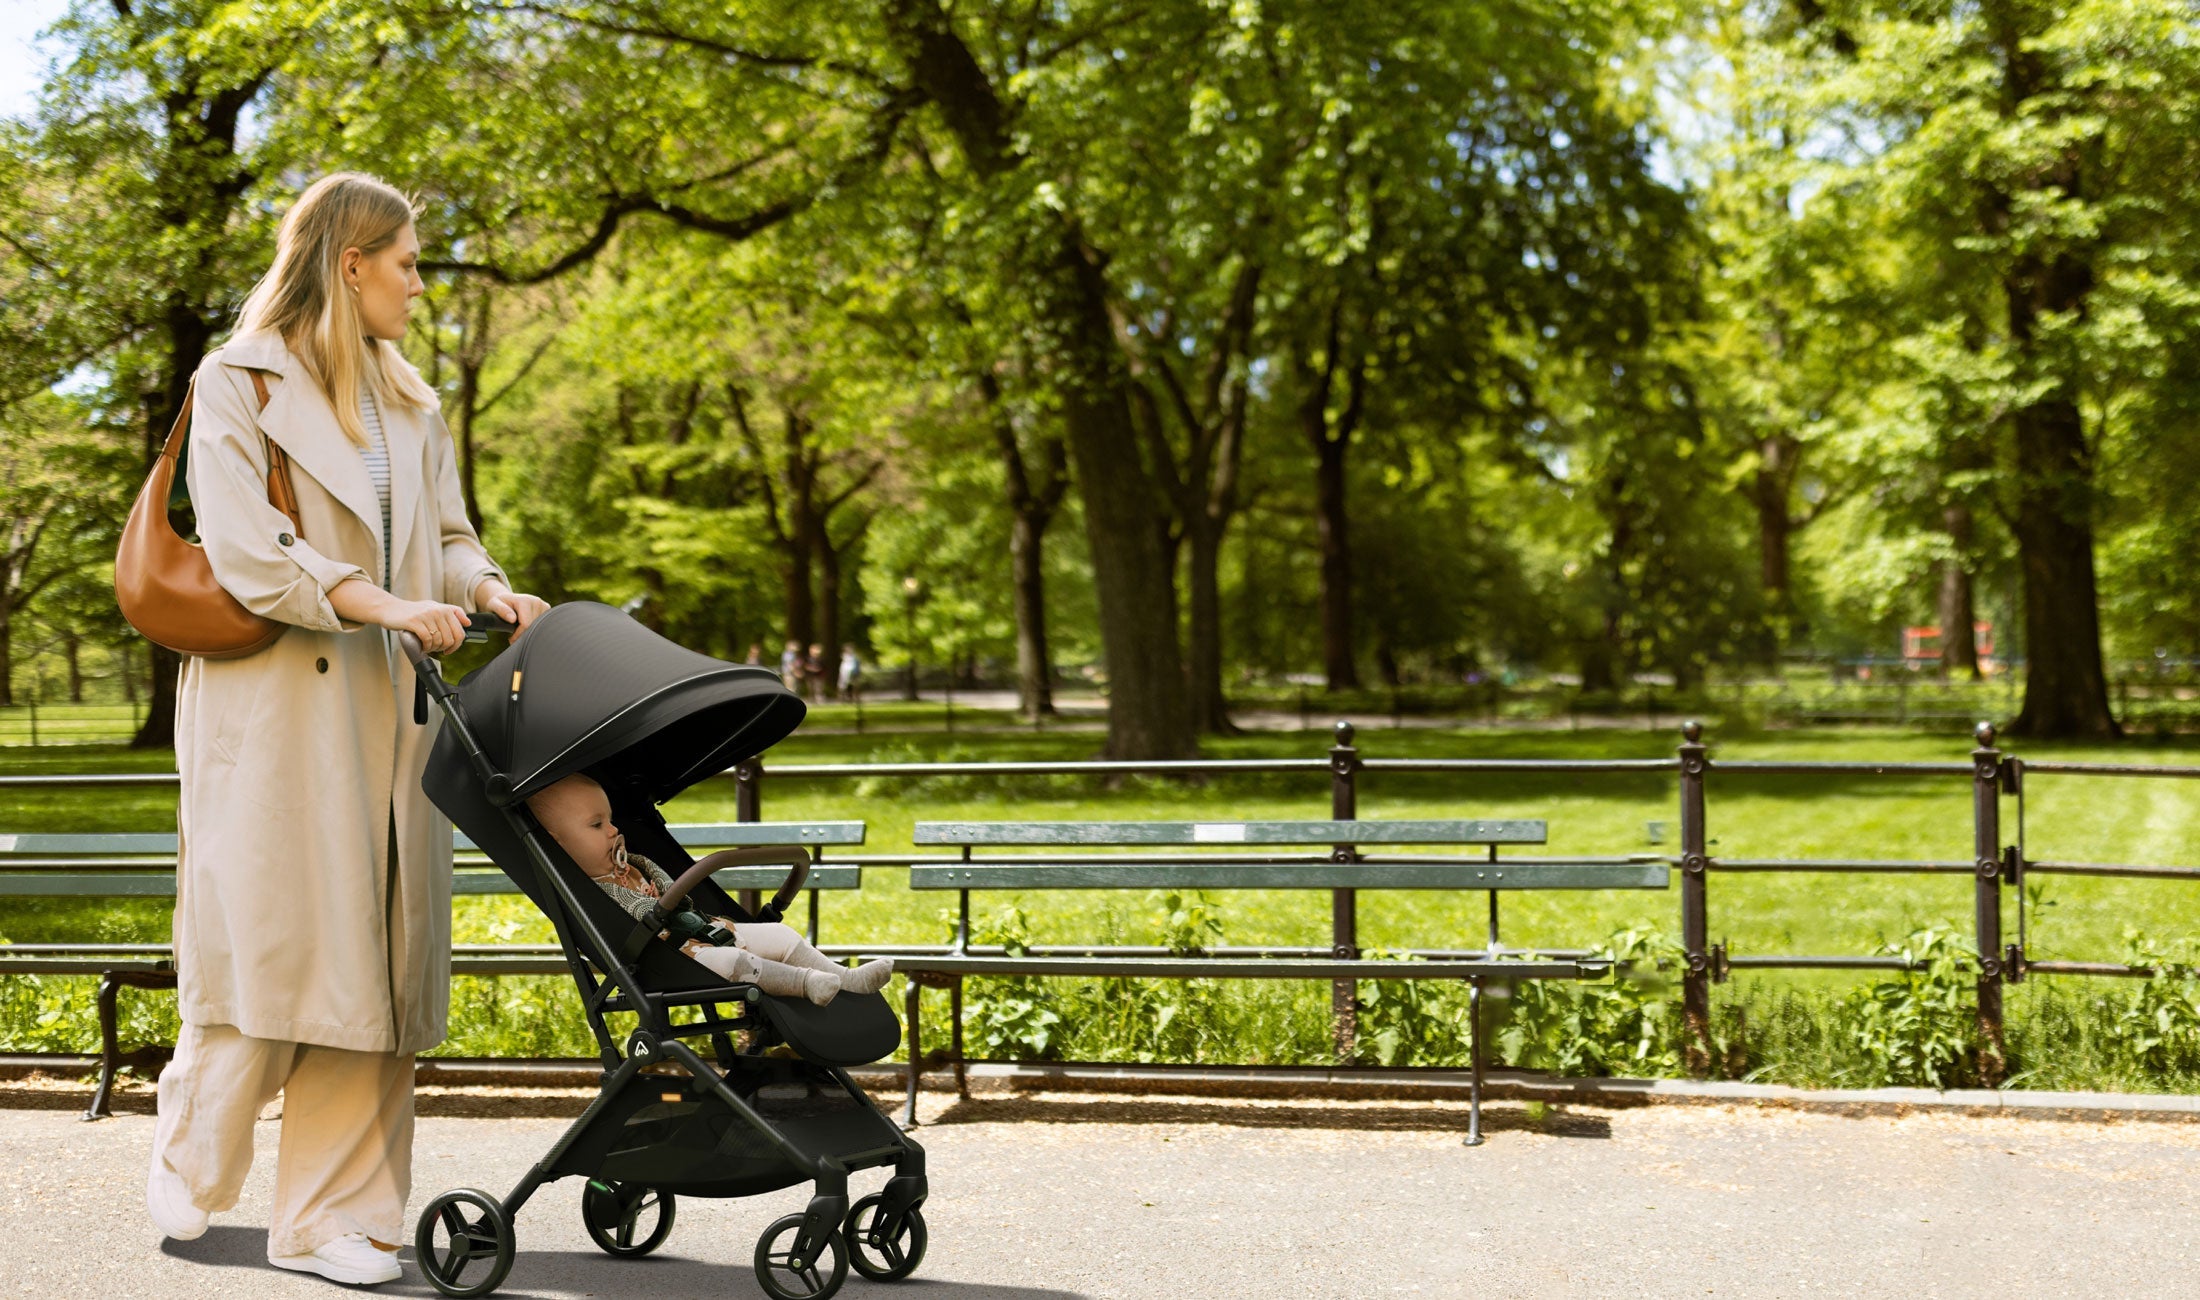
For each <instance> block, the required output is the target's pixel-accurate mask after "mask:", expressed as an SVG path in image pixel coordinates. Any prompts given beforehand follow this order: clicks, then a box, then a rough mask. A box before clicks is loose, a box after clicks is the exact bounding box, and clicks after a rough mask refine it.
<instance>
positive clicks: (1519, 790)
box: [0, 715, 2200, 1015]
mask: <svg viewBox="0 0 2200 1300" xmlns="http://www.w3.org/2000/svg"><path fill="white" fill-rule="evenodd" d="M828 716H830V715H828ZM821 721H823V719H821ZM879 721H880V723H881V725H882V726H890V725H891V723H890V722H889V721H888V720H886V719H880V720H879ZM1677 739H1678V737H1677V736H1673V735H1654V734H1649V733H1647V732H1642V731H1619V730H1600V731H1581V732H1570V731H1549V732H1522V731H1498V732H1493V731H1487V730H1471V731H1470V730H1460V731H1447V730H1440V729H1432V728H1424V727H1414V728H1406V729H1402V730H1389V729H1372V730H1363V731H1362V733H1361V735H1360V740H1361V752H1362V754H1363V756H1365V757H1370V758H1375V757H1386V758H1387V757H1467V756H1472V757H1501V758H1579V757H1593V758H1637V757H1658V756H1665V755H1669V754H1670V753H1671V752H1672V746H1673V745H1674V744H1675V743H1676V742H1677ZM1710 739H1711V740H1712V741H1713V743H1714V751H1713V753H1714V758H1715V759H1716V758H1728V759H1742V758H1775V757H1777V758H1786V759H1811V760H1866V759H1870V760H1892V761H1960V760H1962V759H1963V758H1964V757H1965V756H1966V755H1967V754H1968V750H1969V744H1968V742H1967V740H1966V739H1964V738H1961V737H1954V736H1946V735H1919V734H1914V733H1909V732H1903V731H1897V730H1892V729H1886V730H1873V731H1859V730H1854V729H1849V730H1800V731H1781V732H1761V731H1758V732H1738V733H1735V734H1731V735H1724V736H1722V735H1719V734H1713V735H1712V736H1711V737H1710ZM1097 743H1098V742H1097V737H1096V736H1095V735H1093V734H1091V733H1085V732H1068V733H1064V732H1050V733H1045V734H1033V733H1031V732H1029V731H1009V730H1005V729H1004V730H999V731H990V732H988V733H985V734H982V735H967V734H966V735H957V736H953V737H949V736H946V735H944V734H941V733H940V732H939V731H937V730H921V731H918V730H890V729H889V730H882V729H881V728H880V726H873V727H869V728H867V730H866V732H865V734H862V735H856V734H853V733H851V732H847V731H841V730H828V729H826V728H824V727H819V728H816V729H813V730H811V731H809V732H806V733H804V734H802V735H798V736H796V737H794V738H792V739H790V740H789V741H787V742H786V743H784V744H782V745H780V746H779V747H778V748H776V749H775V750H773V751H772V753H771V755H770V756H769V757H770V760H771V762H773V763H779V764H787V763H801V762H856V761H864V760H875V761H893V760H904V761H906V760H913V759H963V760H985V759H997V760H998V759H1018V758H1030V759H1037V758H1047V759H1063V758H1083V757H1090V756H1092V754H1093V752H1094V750H1095V749H1096V748H1097ZM1327 743H1328V737H1327V735H1326V733H1324V732H1319V731H1315V732H1304V733H1297V734H1275V733H1264V734H1255V735H1247V736H1241V737H1233V738H1229V739H1221V740H1215V741H1211V742H1210V743H1209V744H1208V745H1207V752H1208V753H1209V754H1210V755H1211V756H1213V757H1218V758H1249V757H1272V756H1319V755H1321V754H1322V753H1323V752H1325V749H1326V746H1327ZM2018 752H2021V753H2022V754H2024V755H2025V756H2027V757H2030V758H2034V759H2044V758H2048V757H2055V758H2063V759H2102V760H2112V761H2118V762H2139V763H2161V764H2176V763H2194V762H2200V744H2194V743H2191V742H2186V743H2183V744H2177V743H2160V742H2143V743H2131V744H2127V745H2125V746H2121V747H2078V746H2051V747H2032V746H2027V747H2024V748H2023V749H2021V750H2020V751H2018ZM169 765H170V758H169V756H168V755H166V754H164V753H160V754H137V753H131V752H130V751H127V750H122V749H118V748H111V747H71V748H43V749H38V750H31V749H27V748H5V749H0V770H7V771H17V772H46V773H60V772H106V771H124V770H162V769H165V768H167V767H168V766H169ZM767 771H769V765H767ZM1676 785H1677V782H1676V779H1675V778H1674V777H1672V776H1669V775H1666V774H1619V775H1570V774H1554V775H1551V776H1530V775H1503V776H1469V777H1455V776H1430V775H1407V774H1369V775H1366V776H1364V777H1363V780H1362V785H1361V794H1360V813H1361V815H1362V816H1364V817H1467V816H1475V817H1537V818H1543V819H1546V820H1547V821H1548V822H1549V824H1550V843H1549V846H1548V848H1547V850H1543V851H1547V852H1550V853H1557V854H1564V853H1585V854H1617V853H1633V852H1648V851H1659V849H1660V848H1662V849H1663V850H1665V851H1670V850H1672V849H1673V847H1674V836H1675V832H1676V830H1677V820H1678V817H1677V811H1676ZM2027 798H2028V807H2027V809H2026V822H2027V847H2028V849H2029V851H2030V853H2031V855H2032V856H2033V857H2035V858H2067V859H2079V860H2086V861H2098V862H2118V861H2121V862H2150V863H2171V864H2192V863H2200V815H2196V814H2200V782H2196V781H2181V780H2170V779H2144V780H2141V779H2105V778H2075V777H2052V776H2035V777H2033V778H2032V779H2031V781H2030V788H2029V790H2028V795H2027ZM1328 807H1329V786H1328V779H1327V776H1326V774H1325V773H1318V772H1317V773H1307V774H1305V775H1285V776H1257V777H1227V778H1217V779H1212V780H1204V781H1179V780H1162V779H1132V780H1127V781H1121V782H1117V783H1113V784H1111V783H1108V782H1104V781H1100V780H1095V779H1092V778H1083V777H1043V778H1031V777H1009V778H930V779H918V780H911V779H892V778H877V777H872V778H863V779H860V780H795V779H791V778H785V777H779V778H773V777H770V776H767V779H766V783H765V788H764V815H765V817H767V818H768V819H772V820H785V819H827V818H830V819H846V818H862V819H865V820H866V821H867V822H868V823H869V825H870V843H869V845H868V846H867V848H868V849H869V850H870V851H893V850H898V849H900V848H903V847H906V846H907V845H908V843H909V834H910V827H911V823H912V822H913V821H914V820H916V819H918V818H920V817H921V818H924V819H928V820H929V819H947V818H968V819H1001V818H1018V819H1065V820H1074V819H1092V820H1130V819H1140V818H1177V819H1192V818H1209V819H1214V818H1224V817H1228V818H1253V817H1277V818H1286V817H1298V818H1308V817H1323V816H1326V815H1327V813H1328ZM2015 812H2016V808H2015V802H2014V801H2013V800H2008V801H2005V803H2004V822H2005V830H2006V833H2007V835H2008V836H2010V837H2013V836H2014V834H2015ZM667 816H668V819H669V820H674V821H711V820H731V819H732V818H733V816H734V795H733V785H732V783H731V782H730V781H712V782H708V783H705V784H704V785H703V786H701V787H698V788H697V789H696V790H694V791H691V792H689V793H688V794H685V795H683V796H681V797H680V798H679V799H678V800H676V801H675V802H674V803H672V804H671V805H669V806H668V808H667ZM173 818H174V802H173V794H172V792H170V791H167V790H162V789H157V788H156V789H131V790H83V789H79V790H50V791H49V790H40V791H34V792H26V791H20V790H11V791H7V792H6V796H5V804H4V811H0V832H8V831H32V830H89V829H109V830H165V829H169V828H171V827H172V826H173V824H174V822H173ZM1651 822H1662V823H1664V824H1665V825H1664V832H1665V835H1664V840H1665V842H1664V844H1663V845H1662V846H1653V845H1652V844H1651V842H1650V836H1649V832H1648V824H1649V823H1651ZM1709 828H1710V835H1711V838H1712V840H1713V842H1714V847H1713V852H1714V853H1715V854H1721V855H1726V856H1735V857H1744V856H1746V857H1883V858H1940V859H1956V860H1965V859H1968V858H1969V856H1970V854H1971V847H1970V846H1971V820H1970V785H1969V782H1968V780H1967V779H1966V778H1962V777H1935V778H1915V777H1903V778H1873V777H1865V776H1827V777H1816V776H1813V777H1754V776H1748V775H1745V774H1740V773H1736V774H1730V775H1723V774H1721V773H1719V772H1718V771H1716V770H1714V771H1713V773H1712V774H1711V777H1710V783H1709ZM905 880H906V873H905V872H903V871H901V870H899V869H893V868H874V869H870V870H868V871H867V872H866V873H865V885H864V888H863V890H862V891H861V893H860V894H855V895H849V894H838V895H827V896H826V899H825V909H826V910H825V915H824V917H823V922H824V924H823V933H824V937H825V939H826V940H827V941H828V942H841V943H852V942H926V941H937V940H940V939H942V938H944V937H946V934H947V932H948V928H949V926H948V921H947V920H946V916H945V914H946V913H947V912H948V911H949V910H950V909H951V906H952V902H953V900H952V897H951V896H949V895H944V894H926V895H918V894H915V893H912V892H911V891H910V890H908V888H907V887H906V884H905ZM2040 894H2041V897H2040V899H2039V902H2038V905H2037V906H2035V907H2034V908H2033V910H2032V913H2031V916H2030V918H2029V925H2030V933H2031V952H2032V955H2033V957H2034V958H2035V959H2044V958H2050V957H2058V958H2073V959H2087V960H2108V961H2113V960H2117V959H2119V958H2120V957H2122V956H2123V955H2124V952H2125V950H2126V947H2127V940H2126V936H2127V933H2130V932H2138V933H2141V934H2144V935H2146V936H2148V937H2150V938H2152V939H2154V940H2157V941H2165V942H2178V941H2189V940H2191V939H2192V938H2193V937H2194V936H2195V934H2196V932H2200V924H2196V921H2195V918H2196V917H2200V908H2196V906H2195V903H2196V902H2200V899H2195V898H2194V897H2193V894H2192V890H2191V887H2190V886H2187V885H2184V884H2181V883H2176V882H2149V881H2105V880H2093V879H2074V878H2058V879H2054V880H2053V881H2052V882H2051V883H2048V884H2046V885H2045V887H2044V889H2041V890H2040ZM1971 897H1972V896H1971V883H1970V881H1969V880H1968V879H1967V878H1961V877H1886V876H1873V877H1859V876H1818V875H1783V876H1771V875H1750V876H1727V877H1721V878H1715V879H1714V880H1713V881H1712V885H1711V893H1710V919H1711V934H1712V937H1713V938H1714V939H1724V940H1726V941H1727V942H1728V944H1729V947H1730V950H1731V951H1733V952H1735V953H1783V952H1784V953H1810V954H1833V953H1866V952H1870V951H1872V950H1874V949H1875V948H1876V947H1877V946H1878V945H1879V944H1880V943H1882V942H1884V941H1887V940H1893V939H1899V938H1900V937H1901V936H1903V935H1904V934H1906V933H1908V932H1909V931H1911V930H1913V929H1915V928H1917V927H1919V926H1923V925H1928V924H1933V923H1944V924H1946V925H1948V926H1950V927H1951V928H1953V929H1955V930H1957V931H1959V932H1961V933H1964V934H1968V933H1969V932H1970V929H1971V922H1970V917H1971V907H1972V901H1971ZM1213 902H1214V904H1215V907H1216V910H1217V912H1218V913H1219V916H1220V918H1221V920H1222V924H1223V927H1224V928H1223V941H1224V942H1229V943H1252V944H1258V943H1306V944H1318V943H1325V942H1327V938H1328V933H1329V931H1328V926H1329V921H1328V901H1327V899H1326V897H1322V896H1318V895H1311V894H1290V893H1261V892H1246V893H1231V894H1218V895H1216V896H1214V898H1213ZM1678 902H1679V892H1678V889H1677V888H1675V889H1673V890H1670V891H1667V892H1664V893H1648V892H1645V893H1598V894H1574V893H1542V894H1536V893H1528V894H1516V895H1508V896H1507V897H1506V898H1505V900H1504V917H1505V935H1506V938H1507V941H1508V942H1509V943H1514V944H1521V945H1533V944H1543V945H1549V946H1554V947H1576V946H1586V945H1589V944H1593V943H1597V942H1600V941H1602V940H1603V939H1604V938H1605V937H1606V936H1608V935H1610V934H1611V933H1613V932H1614V931H1616V930H1619V929H1621V928H1624V927H1630V926H1639V927H1649V928H1653V929H1658V930H1662V931H1664V932H1666V933H1668V934H1673V933H1677V931H1678V925H1679V918H1678ZM2006 903H2007V915H2006V917H2005V920H2004V925H2005V927H2006V928H2007V930H2008V932H2009V934H2010V936H2011V937H2012V938H2013V937H2014V934H2015V925H2016V912H2015V899H2014V898H2013V897H2011V898H2007V899H2006ZM1011 904H1013V905H1015V906H1017V907H1019V908H1021V909H1022V910H1023V912H1024V913H1025V914H1026V915H1028V916H1029V918H1030V920H1031V936H1032V939H1033V941H1035V942H1094V941H1098V940H1100V939H1102V938H1104V937H1106V936H1108V935H1111V934H1113V935H1120V936H1122V937H1124V938H1126V939H1128V940H1130V941H1142V940H1143V941H1152V940H1153V939H1155V938H1157V937H1158V936H1159V935H1160V933H1161V924H1162V920H1163V918H1162V915H1161V910H1160V907H1159V904H1158V903H1157V902H1156V901H1155V900H1153V899H1150V898H1149V897H1147V896H1146V895H1144V894H1133V893H1124V894H1089V893H1088V894H1063V895H1045V894H1024V895H1013V894H1004V895H989V896H981V897H980V898H979V900H978V901H977V904H976V906H977V910H978V912H979V914H980V916H981V917H984V916H987V915H989V914H994V913H997V912H998V911H999V910H1000V909H1001V908H1003V907H1005V906H1007V905H1011ZM1360 914H1361V942H1362V943H1363V945H1366V946H1369V947H1387V946H1409V945H1413V946H1464V945H1471V944H1474V943H1477V942H1478V938H1479V935H1480V933H1481V929H1482V926H1483V924H1484V914H1485V901H1484V898H1483V896H1481V895H1445V894H1430V893H1407V892H1398V893H1376V894H1367V895H1363V897H1362V901H1361V909H1360ZM790 919H795V920H798V921H799V917H797V918H790ZM455 928H456V936H457V938H458V940H459V941H461V942H469V941H473V942H481V941H492V940H510V939H530V940H545V941H546V940H548V939H549V938H550V937H551V936H550V933H549V928H548V925H547V924H546V923H545V922H543V921H542V920H541V918H540V917H539V916H538V915H536V914H535V913H534V912H533V911H532V909H531V908H529V907H528V906H527V905H526V904H525V903H523V902H522V901H520V900H518V899H513V898H505V899H498V898H486V899H484V898H466V899H461V900H460V901H459V904H458V915H457V918H456V926H455ZM166 930H167V924H166V908H165V905H163V904H159V903H149V902H133V903H124V904H111V903H99V902H92V901H74V900H0V934H4V935H6V936H7V937H8V938H10V939H13V940H15V941H19V942H26V941H68V940H89V939H95V938H96V939H107V940H160V939H165V938H166ZM1855 982H1856V981H1855V978H1854V977H1850V976H1840V975H1815V974H1785V975H1758V976H1751V977H1738V978H1737V980H1736V981H1735V983H1734V985H1732V986H1730V987H1729V990H1727V991H1726V993H1725V994H1724V995H1725V996H1729V997H1740V998H1745V999H1746V998H1753V997H1760V996H1765V995H1769V994H1773V993H1777V992H1779V991H1781V990H1798V991H1809V990H1817V991H1831V990H1835V989H1839V988H1845V987H1849V986H1851V985H1853V984H1854V983H1855ZM2097 984H2098V982H2096V981H2082V982H2078V983H2077V984H2071V983H2067V982H2066V983H2065V984H2064V985H2063V987H2064V988H2065V989H2071V990H2073V991H2074V990H2076V989H2080V988H2085V987H2092V986H2096V985H2097ZM2031 987H2032V986H2027V987H2026V989H2023V990H2015V991H2013V993H2015V994H2017V995H2018V996H2016V997H2015V999H2014V1001H2013V1008H2012V1009H2013V1014H2016V1015H2021V1014H2022V1007H2023V1003H2024V997H2025V996H2026V995H2027V994H2028V992H2029V989H2030V988H2031Z"/></svg>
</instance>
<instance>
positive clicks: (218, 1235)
mask: <svg viewBox="0 0 2200 1300" xmlns="http://www.w3.org/2000/svg"><path fill="white" fill-rule="evenodd" d="M160 1249H161V1253H162V1254H164V1255H167V1256H169V1257H170V1258H171V1259H177V1260H182V1261H184V1262H186V1263H191V1264H199V1265H203V1266H206V1267H210V1268H253V1269H264V1270H266V1271H267V1272H268V1273H269V1274H270V1275H272V1274H275V1273H276V1272H278V1270H277V1269H276V1268H275V1266H274V1265H273V1264H270V1263H268V1262H267V1231H266V1229H264V1228H248V1227H238V1226H227V1225H217V1226H215V1227H212V1228H208V1229H207V1230H206V1235H205V1236H203V1237H200V1238H199V1239H198V1240H197V1241H163V1242H162V1243H161V1247H160ZM398 1259H399V1261H400V1262H401V1263H403V1264H404V1266H405V1276H404V1277H403V1278H401V1279H399V1280H398V1281H396V1282H392V1283H390V1284H389V1285H387V1286H380V1287H375V1288H373V1289H372V1290H371V1291H361V1292H359V1293H358V1294H362V1295H400V1296H432V1295H435V1294H436V1291H435V1289H434V1288H433V1287H431V1286H429V1285H428V1282H427V1279H426V1278H424V1277H422V1276H421V1275H420V1268H419V1266H418V1265H417V1264H415V1263H414V1262H413V1252H412V1248H411V1247H410V1246H407V1247H405V1248H404V1249H403V1250H401V1251H399V1252H398ZM299 1276H301V1277H305V1278H309V1279H311V1275H310V1274H300V1275H299ZM549 1279H555V1282H553V1283H550V1284H549V1285H548V1286H547V1287H545V1283H546V1281H548V1280H549ZM311 1280H318V1279H311ZM536 1288H542V1289H536ZM754 1290H755V1282H754V1276H753V1274H752V1273H751V1271H750V1269H749V1266H748V1265H747V1264H746V1263H733V1262H730V1261H720V1262H712V1261H709V1260H700V1259H682V1258H681V1257H679V1256H678V1255H651V1256H648V1257H646V1258H643V1259H612V1258H610V1257H609V1256H606V1255H601V1254H597V1253H595V1252H593V1251H577V1250H572V1251H557V1250H544V1251H535V1252H533V1253H529V1252H528V1251H527V1250H525V1249H522V1250H521V1251H520V1253H519V1255H518V1257H517V1258H516V1259H514V1260H513V1261H512V1273H511V1276H510V1277H507V1278H506V1279H505V1281H504V1285H503V1286H501V1287H498V1288H497V1290H496V1294H497V1295H498V1296H500V1297H503V1300H562V1298H563V1297H568V1296H628V1295H631V1296H640V1295H718V1294H727V1295H747V1294H750V1293H751V1292H753V1291H754ZM866 1291H875V1292H876V1293H877V1294H879V1295H881V1296H884V1295H887V1294H892V1295H903V1296H924V1297H927V1298H928V1300H1084V1297H1082V1296H1080V1295H1079V1294H1078V1293H1077V1292H1074V1291H1056V1290H1053V1289H1051V1288H1047V1287H1027V1286H1001V1285H996V1284H993V1283H987V1282H957V1281H954V1280H952V1279H942V1278H928V1277H921V1276H920V1277H913V1278H910V1279H908V1280H906V1281H902V1282H896V1283H893V1284H892V1285H891V1287H890V1288H889V1287H887V1286H885V1285H874V1284H872V1283H870V1282H866V1281H865V1280H864V1279H863V1278H862V1277H860V1276H858V1275H857V1274H855V1273H854V1272H852V1271H851V1272H850V1273H849V1274H848V1282H847V1285H846V1286H845V1287H843V1288H842V1292H841V1294H843V1295H860V1294H863V1293H864V1292H866ZM331 1294H334V1293H333V1292H332V1293H331Z"/></svg>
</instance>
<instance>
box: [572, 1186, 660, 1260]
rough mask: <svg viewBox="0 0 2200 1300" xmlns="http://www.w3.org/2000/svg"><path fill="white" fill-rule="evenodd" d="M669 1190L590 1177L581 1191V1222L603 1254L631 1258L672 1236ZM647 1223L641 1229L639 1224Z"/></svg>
mask: <svg viewBox="0 0 2200 1300" xmlns="http://www.w3.org/2000/svg"><path fill="white" fill-rule="evenodd" d="M674 1208H675V1203H674V1201H673V1197H672V1193H670V1192H660V1191H658V1190H657V1189H656V1188H654V1187H639V1186H636V1185H635V1184H633V1183H614V1182H610V1181H608V1180H606V1179H601V1178H591V1179H589V1180H588V1187H587V1190H585V1191H583V1192H582V1193H581V1222H582V1223H584V1224H586V1225H588V1235H589V1237H590V1239H592V1240H593V1241H594V1242H595V1243H596V1244H597V1245H598V1246H600V1247H602V1249H603V1252H604V1253H605V1254H606V1255H616V1256H618V1257H619V1258H621V1259H633V1258H636V1257H638V1256H642V1255H647V1254H648V1253H649V1252H651V1251H653V1250H655V1249H657V1248H658V1247H659V1246H662V1245H664V1244H665V1238H667V1237H669V1236H671V1235H672V1212H673V1210H674ZM645 1223H647V1224H649V1228H648V1231H646V1232H645V1231H643V1230H642V1226H643V1224H645Z"/></svg>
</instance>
